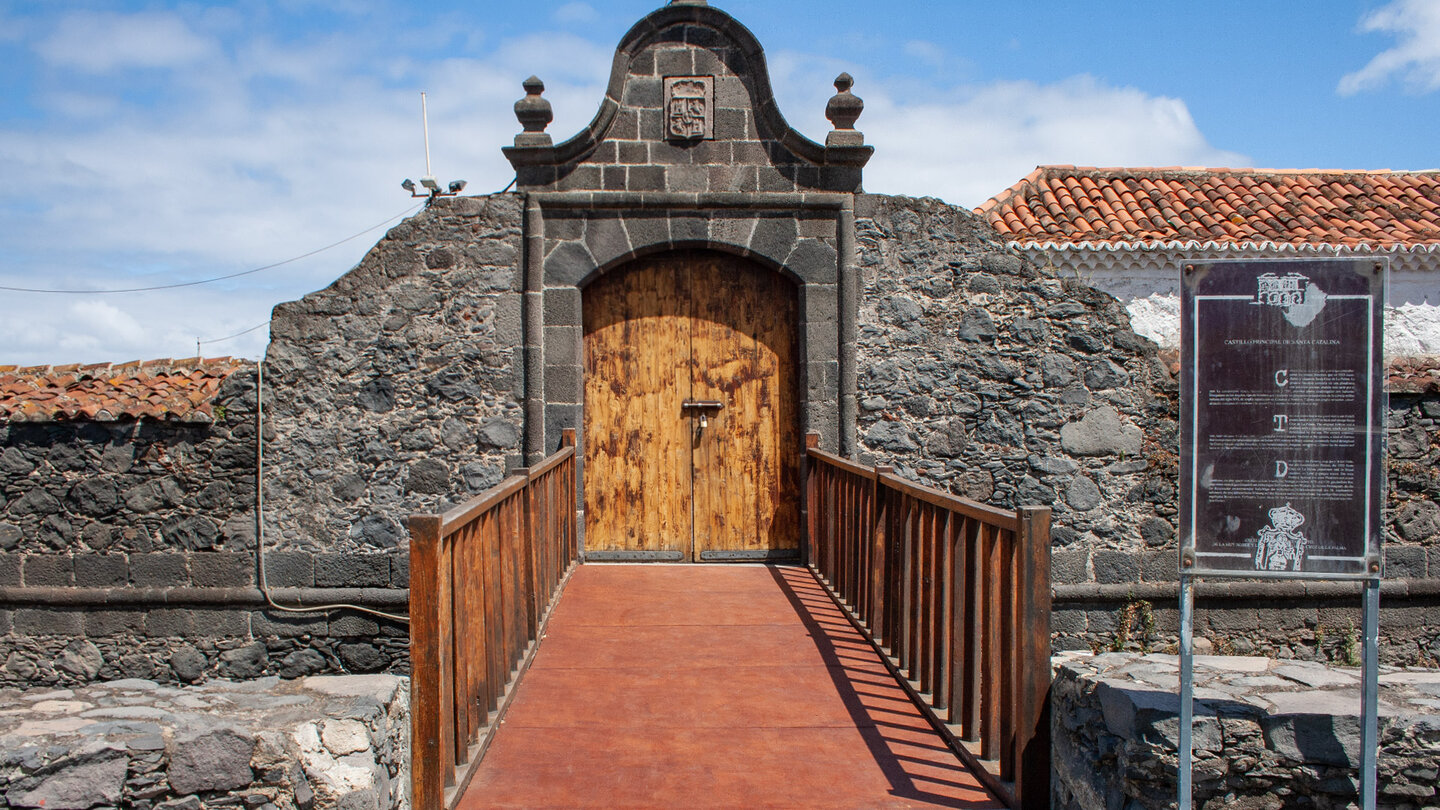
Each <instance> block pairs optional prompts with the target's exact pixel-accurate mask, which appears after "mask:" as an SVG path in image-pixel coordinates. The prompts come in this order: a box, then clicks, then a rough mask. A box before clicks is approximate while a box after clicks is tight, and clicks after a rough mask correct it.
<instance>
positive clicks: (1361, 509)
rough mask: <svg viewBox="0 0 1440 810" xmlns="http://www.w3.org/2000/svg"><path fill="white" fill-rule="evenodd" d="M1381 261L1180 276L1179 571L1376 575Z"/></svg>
mask: <svg viewBox="0 0 1440 810" xmlns="http://www.w3.org/2000/svg"><path fill="white" fill-rule="evenodd" d="M1384 303H1385V273H1384V265H1383V263H1380V262H1377V261H1376V260H1375V259H1332V260H1314V261H1230V262H1211V263H1204V264H1200V263H1197V264H1195V265H1190V266H1187V268H1186V269H1185V271H1184V272H1183V276H1182V296H1181V335H1182V341H1181V375H1182V379H1181V409H1180V413H1181V454H1180V458H1181V468H1180V470H1181V471H1180V474H1181V488H1180V491H1181V509H1180V522H1181V527H1180V535H1181V548H1180V553H1181V559H1180V568H1181V571H1182V573H1186V574H1194V575H1221V576H1246V577H1283V578H1294V577H1316V578H1363V577H1374V576H1378V575H1379V568H1378V563H1379V554H1380V536H1381V522H1382V521H1381V514H1380V507H1381V492H1382V487H1383V482H1384V472H1383V464H1382V462H1383V454H1382V448H1383V446H1384V434H1383V431H1384V427H1385V421H1384V419H1385V380H1384V370H1385V363H1384V360H1383V356H1382V353H1381V327H1382V318H1383V311H1384Z"/></svg>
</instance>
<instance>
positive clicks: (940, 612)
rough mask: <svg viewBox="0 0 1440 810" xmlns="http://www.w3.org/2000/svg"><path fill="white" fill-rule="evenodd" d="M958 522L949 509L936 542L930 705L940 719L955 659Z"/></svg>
mask: <svg viewBox="0 0 1440 810" xmlns="http://www.w3.org/2000/svg"><path fill="white" fill-rule="evenodd" d="M956 520H957V518H956V515H955V513H954V512H952V511H950V510H949V509H946V510H945V512H944V514H943V515H942V516H941V526H940V531H939V533H938V534H937V535H936V540H935V598H936V600H937V602H936V609H935V630H936V633H935V692H934V694H933V695H932V696H931V705H933V706H934V707H935V710H936V711H937V712H939V713H940V716H941V717H944V716H946V715H945V712H946V710H947V709H949V708H950V662H951V661H953V660H955V652H954V650H953V648H952V645H953V644H954V641H953V638H954V636H953V635H952V622H953V621H954V619H953V618H952V616H951V614H952V611H953V610H954V605H953V604H952V599H953V596H954V593H955V589H954V580H953V575H952V571H953V563H952V562H951V558H952V556H953V555H954V541H955V523H956Z"/></svg>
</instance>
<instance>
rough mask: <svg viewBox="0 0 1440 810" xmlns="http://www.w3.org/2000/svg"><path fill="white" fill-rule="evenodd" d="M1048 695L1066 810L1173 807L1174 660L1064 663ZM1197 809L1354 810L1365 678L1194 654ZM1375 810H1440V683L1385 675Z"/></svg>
mask: <svg viewBox="0 0 1440 810" xmlns="http://www.w3.org/2000/svg"><path fill="white" fill-rule="evenodd" d="M1056 663H1057V675H1056V680H1055V684H1054V686H1053V687H1052V689H1051V733H1052V745H1051V750H1052V752H1053V753H1052V802H1051V806H1052V807H1055V808H1058V810H1072V809H1073V810H1080V808H1084V810H1102V809H1103V810H1112V809H1113V810H1150V809H1151V808H1154V810H1160V808H1166V807H1174V806H1175V804H1174V802H1175V796H1176V790H1177V787H1176V767H1177V763H1178V755H1177V753H1176V751H1177V748H1178V741H1179V736H1178V735H1179V707H1180V702H1179V674H1178V665H1177V660H1176V658H1175V657H1174V656H1166V655H1146V656H1138V655H1134V654H1125V653H1110V654H1104V655H1098V656H1091V655H1083V654H1074V653H1071V654H1067V655H1062V656H1059V657H1058V658H1057V659H1056ZM1194 671H1195V679H1196V680H1195V697H1196V705H1195V725H1194V769H1193V771H1192V774H1193V777H1192V778H1193V787H1194V793H1193V801H1194V805H1193V806H1194V807H1196V808H1199V810H1220V809H1221V808H1236V809H1237V810H1278V809H1279V808H1282V807H1312V808H1316V810H1329V808H1336V809H1337V810H1338V809H1339V808H1349V807H1354V806H1357V805H1358V796H1359V786H1360V780H1359V771H1358V766H1359V757H1360V722H1359V714H1360V678H1359V676H1360V673H1359V671H1358V670H1357V669H1354V668H1338V667H1327V666H1323V665H1320V664H1317V663H1305V662H1294V661H1290V662H1287V661H1275V660H1273V659H1268V658H1252V657H1239V656H1237V657H1226V656H1198V657H1197V658H1196V662H1195V669H1194ZM1380 683H1381V686H1380V741H1379V745H1380V747H1379V768H1378V786H1379V806H1380V807H1382V808H1393V810H1411V808H1420V807H1434V806H1435V803H1436V788H1435V784H1436V782H1435V780H1436V775H1437V773H1440V757H1437V750H1440V749H1437V746H1440V714H1437V712H1436V708H1435V707H1436V705H1437V703H1436V697H1437V696H1440V672H1437V671H1435V670H1398V669H1389V668H1387V669H1386V670H1385V671H1383V672H1382V674H1381V676H1380Z"/></svg>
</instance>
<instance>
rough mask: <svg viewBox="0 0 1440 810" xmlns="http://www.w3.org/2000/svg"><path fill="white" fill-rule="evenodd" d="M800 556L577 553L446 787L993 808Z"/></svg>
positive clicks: (500, 794) (579, 797)
mask: <svg viewBox="0 0 1440 810" xmlns="http://www.w3.org/2000/svg"><path fill="white" fill-rule="evenodd" d="M1001 806H1002V805H1000V804H999V803H998V802H997V801H995V800H994V798H993V797H991V796H990V794H988V793H987V792H986V791H985V790H984V788H982V787H981V786H980V784H979V783H978V782H977V781H976V779H975V777H974V776H973V775H971V774H970V773H969V772H968V771H967V770H966V769H965V768H964V766H962V765H961V764H960V762H959V761H958V760H957V759H956V757H955V756H954V755H953V754H952V753H951V752H950V751H949V750H948V749H947V748H946V747H945V745H944V743H943V742H941V740H940V738H939V736H938V735H936V733H935V732H934V730H933V729H931V728H930V726H929V724H928V723H927V722H926V721H925V719H924V718H923V717H921V715H920V713H919V712H918V711H917V710H916V709H915V708H914V706H913V704H911V703H910V701H909V700H908V699H907V698H906V696H905V694H904V693H903V692H902V691H901V690H900V688H899V686H898V685H897V684H896V683H895V681H894V679H893V678H892V677H891V676H890V675H889V674H888V673H887V671H886V669H885V666H884V664H883V663H882V662H881V661H880V659H879V658H878V656H877V655H876V654H875V652H874V650H873V649H872V648H871V647H870V645H869V644H868V643H867V642H866V641H865V640H864V639H863V638H862V637H861V636H860V634H859V633H857V632H856V631H855V630H854V628H852V627H851V626H850V624H849V623H848V622H847V621H846V620H845V617H844V616H843V615H842V614H841V613H840V611H839V610H838V609H837V608H836V607H835V605H834V603H833V602H831V600H830V599H829V597H827V596H826V595H825V592H824V591H823V590H822V589H821V587H820V585H819V583H817V582H816V581H815V579H814V577H813V576H812V575H811V574H810V572H809V571H808V570H807V569H804V568H798V567H777V566H758V565H749V566H713V565H712V566H682V565H584V566H581V567H580V568H578V569H577V570H576V571H575V574H574V576H573V577H572V579H571V581H570V583H569V585H568V586H567V588H566V590H565V595H564V597H563V598H562V599H561V602H560V604H559V605H558V606H557V607H556V608H555V612H554V614H553V615H552V617H551V620H550V626H549V630H548V633H547V635H546V637H545V639H544V641H543V642H542V644H541V646H540V650H539V652H538V654H537V655H536V658H535V661H534V664H533V665H532V667H531V669H530V671H529V673H528V674H527V675H526V676H525V678H524V679H523V680H522V682H521V684H520V686H519V687H518V691H517V692H516V695H515V701H514V703H513V705H512V706H511V708H510V711H509V713H508V714H507V715H506V718H505V722H504V724H503V725H502V727H501V730H500V732H499V733H498V734H497V735H496V737H495V741H494V743H493V744H492V746H491V748H490V751H489V753H488V755H487V756H486V757H485V760H484V761H483V762H482V763H481V765H480V768H479V771H478V772H477V773H476V775H475V778H474V780H473V781H472V782H471V785H470V788H469V790H468V791H467V792H466V794H465V796H464V797H463V798H462V800H461V802H460V807H461V808H462V810H479V808H491V807H527V808H539V807H566V808H580V807H606V808H619V807H627V808H633V807H690V808H699V807H727V808H739V807H744V808H752V807H787V808H791V807H827V808H847V807H854V808H860V807H865V808H881V807H885V808H888V807H963V808H998V807H1001Z"/></svg>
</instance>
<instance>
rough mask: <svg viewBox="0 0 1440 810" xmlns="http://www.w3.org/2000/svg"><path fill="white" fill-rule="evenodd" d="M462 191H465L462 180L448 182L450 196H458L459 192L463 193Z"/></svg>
mask: <svg viewBox="0 0 1440 810" xmlns="http://www.w3.org/2000/svg"><path fill="white" fill-rule="evenodd" d="M464 190H465V181H464V180H451V181H450V193H451V194H459V193H460V192H462V191H464Z"/></svg>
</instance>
